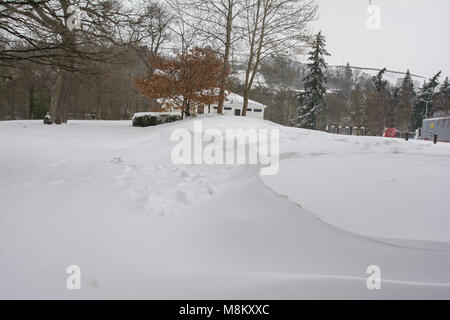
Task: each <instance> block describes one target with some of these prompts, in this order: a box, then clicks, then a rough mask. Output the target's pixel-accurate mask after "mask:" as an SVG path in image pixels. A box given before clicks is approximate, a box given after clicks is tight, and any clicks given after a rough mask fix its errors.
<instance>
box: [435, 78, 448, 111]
mask: <svg viewBox="0 0 450 320" xmlns="http://www.w3.org/2000/svg"><path fill="white" fill-rule="evenodd" d="M433 102H434V106H433V111H434V112H435V113H437V116H439V117H445V116H448V115H449V114H450V83H449V81H448V77H447V78H445V80H444V83H443V84H442V86H441V88H440V89H439V92H438V93H437V94H436V97H435V99H434V101H433Z"/></svg>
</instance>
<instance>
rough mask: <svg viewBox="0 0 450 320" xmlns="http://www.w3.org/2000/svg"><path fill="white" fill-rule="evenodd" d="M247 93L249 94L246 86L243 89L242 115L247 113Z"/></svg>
mask: <svg viewBox="0 0 450 320" xmlns="http://www.w3.org/2000/svg"><path fill="white" fill-rule="evenodd" d="M249 95H250V90H248V89H247V88H246V89H245V90H244V105H243V106H242V116H243V117H245V116H246V115H247V108H248V100H249Z"/></svg>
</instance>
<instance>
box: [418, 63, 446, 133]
mask: <svg viewBox="0 0 450 320" xmlns="http://www.w3.org/2000/svg"><path fill="white" fill-rule="evenodd" d="M440 75H441V71H439V72H438V73H437V74H436V75H435V76H434V77H433V78H431V79H430V81H428V82H425V83H424V84H423V86H422V88H421V89H420V92H419V95H418V96H417V99H416V101H415V103H414V111H413V119H412V128H413V129H414V128H420V127H422V120H423V119H426V118H428V117H429V116H430V115H431V114H433V110H432V107H433V98H434V91H435V89H436V87H437V86H438V85H439V80H438V79H439V77H440Z"/></svg>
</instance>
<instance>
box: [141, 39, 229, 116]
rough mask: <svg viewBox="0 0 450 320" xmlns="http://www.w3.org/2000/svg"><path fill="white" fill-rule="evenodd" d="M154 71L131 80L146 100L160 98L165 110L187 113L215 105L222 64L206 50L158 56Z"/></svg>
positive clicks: (211, 52)
mask: <svg viewBox="0 0 450 320" xmlns="http://www.w3.org/2000/svg"><path fill="white" fill-rule="evenodd" d="M151 64H152V67H153V69H154V70H155V71H154V72H153V73H149V74H148V75H147V77H142V78H138V79H135V83H136V88H138V90H139V91H140V92H141V93H142V94H143V95H145V96H147V97H148V98H150V99H163V101H164V104H165V106H166V108H171V109H178V110H187V109H188V108H195V107H197V106H201V105H208V104H213V103H216V102H218V99H219V91H218V89H217V87H218V86H219V80H220V77H221V75H222V73H223V69H222V63H221V61H220V60H219V59H218V57H217V56H216V55H215V53H214V52H213V51H211V50H210V49H203V48H198V47H196V48H194V49H191V50H187V51H185V52H181V53H180V52H177V53H176V56H175V57H172V58H167V57H163V56H161V55H158V56H157V57H156V58H154V59H153V60H152V61H151Z"/></svg>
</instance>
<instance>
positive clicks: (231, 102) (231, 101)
mask: <svg viewBox="0 0 450 320" xmlns="http://www.w3.org/2000/svg"><path fill="white" fill-rule="evenodd" d="M243 104H244V97H242V96H240V95H238V94H236V93H234V92H229V93H228V96H227V97H226V101H225V102H224V106H235V105H240V106H242V105H243ZM248 106H249V107H250V106H251V107H258V108H261V109H265V108H267V106H265V105H263V104H262V103H259V102H256V101H253V100H248Z"/></svg>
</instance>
